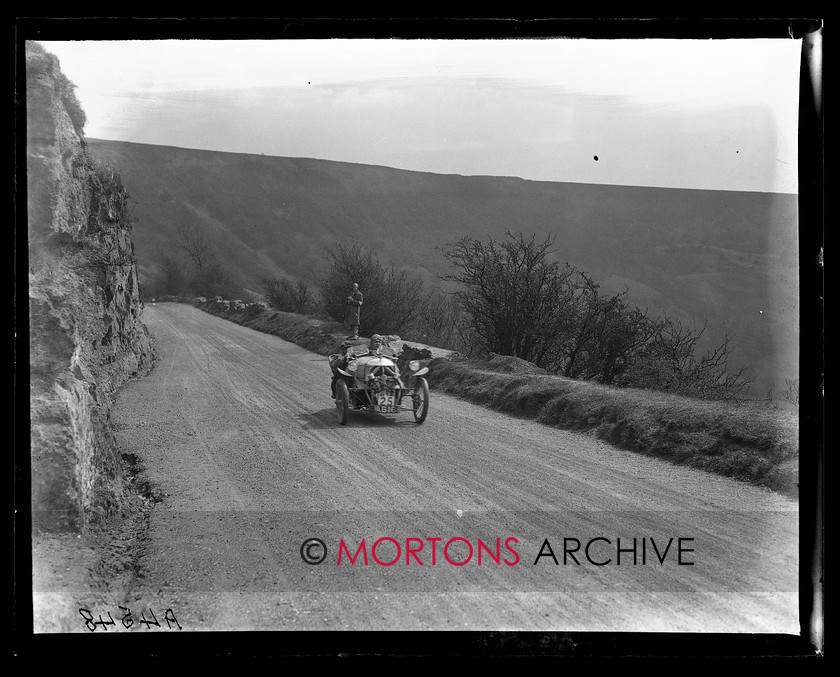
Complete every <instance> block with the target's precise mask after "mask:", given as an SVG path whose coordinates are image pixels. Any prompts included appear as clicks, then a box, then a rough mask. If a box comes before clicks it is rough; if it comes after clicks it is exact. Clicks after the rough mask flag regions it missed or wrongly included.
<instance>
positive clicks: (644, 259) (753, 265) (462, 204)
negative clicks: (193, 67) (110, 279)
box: [89, 140, 798, 397]
mask: <svg viewBox="0 0 840 677" xmlns="http://www.w3.org/2000/svg"><path fill="white" fill-rule="evenodd" d="M89 145H90V148H91V150H92V151H93V152H94V153H96V154H97V155H98V156H100V157H102V158H103V159H106V160H108V161H109V162H111V163H113V164H114V165H116V166H119V167H120V168H121V171H122V174H123V179H124V181H125V184H126V186H127V188H128V190H129V193H130V194H131V197H132V205H133V213H132V214H133V216H134V217H136V218H137V219H138V220H137V223H136V226H135V229H134V240H135V244H136V251H137V258H138V266H139V270H140V274H141V282H142V281H143V279H148V277H149V276H150V275H151V274H152V273H153V272H154V271H155V269H156V265H157V262H158V261H159V260H160V256H161V254H162V253H164V252H171V251H172V247H173V234H174V227H175V225H176V224H178V223H181V224H192V225H193V226H195V227H196V228H199V229H201V230H202V231H203V232H205V233H207V235H208V237H209V238H210V239H211V241H212V242H213V243H214V245H215V247H216V248H217V250H218V251H220V252H223V253H224V256H223V258H224V261H225V263H226V264H227V265H228V266H229V267H231V268H232V269H234V270H235V271H237V276H238V278H239V282H240V283H241V284H242V285H243V286H244V287H246V288H249V289H252V290H255V291H259V289H260V285H259V277H260V276H261V275H269V276H275V275H281V274H285V275H288V276H290V277H293V278H299V279H303V280H304V281H305V282H306V283H308V284H310V285H315V284H316V283H317V280H316V275H317V273H318V272H319V271H321V270H322V269H323V265H324V260H325V257H324V251H325V250H326V249H327V248H328V247H330V245H331V244H332V243H335V242H338V241H343V240H348V239H351V238H357V239H360V240H363V241H366V242H370V243H372V244H374V245H375V247H376V248H377V251H378V252H379V253H380V257H381V258H382V259H384V260H390V261H394V262H395V263H398V264H399V265H401V266H405V267H407V268H411V269H415V270H417V271H418V272H420V273H421V274H422V275H423V276H424V277H425V278H426V279H427V280H429V281H434V280H435V279H436V274H439V273H443V272H445V271H446V262H445V260H444V258H443V256H442V255H441V253H440V252H439V251H437V250H436V249H435V247H437V246H441V245H444V244H445V243H447V242H450V241H452V240H454V239H457V238H458V237H461V236H462V235H466V234H470V235H474V236H476V237H485V236H486V235H492V236H494V237H502V236H503V234H504V231H505V229H510V230H513V231H518V230H521V231H523V232H526V233H531V232H535V233H537V234H538V236H543V235H545V234H549V233H551V234H555V235H556V249H557V256H558V258H560V259H561V260H564V261H569V262H570V263H572V264H574V265H576V266H578V267H580V268H582V269H584V270H586V271H588V272H590V273H591V274H592V275H593V276H594V277H595V279H596V280H598V281H600V282H601V283H602V285H603V286H604V287H605V288H607V289H610V290H620V289H622V288H623V287H624V286H625V285H626V286H627V287H629V289H630V294H631V298H632V299H633V300H635V301H636V302H637V303H639V304H640V305H642V306H644V307H647V308H648V309H649V310H651V311H660V312H668V313H671V314H674V315H678V316H679V317H681V318H683V319H689V318H693V319H695V320H696V321H697V322H699V323H701V324H702V323H703V322H708V325H709V326H708V330H707V336H708V338H709V339H710V340H712V341H719V339H720V337H721V336H722V330H723V326H724V325H725V326H726V327H727V328H728V330H729V331H730V333H734V334H735V335H736V342H737V344H738V348H737V353H736V355H735V357H736V359H737V360H738V365H739V366H740V365H748V366H750V367H751V368H752V370H753V373H754V375H755V377H756V386H755V387H754V389H753V395H754V396H757V397H763V396H765V395H766V394H767V390H768V388H769V387H770V386H771V385H773V384H775V385H776V386H777V389H778V388H779V387H781V386H782V385H783V384H784V381H785V379H786V378H796V377H797V363H798V259H797V227H798V224H797V198H796V196H795V195H780V194H767V193H745V192H720V191H699V190H678V189H664V188H642V187H629V186H605V185H590V184H570V183H550V182H537V181H525V180H522V179H517V178H499V177H483V176H480V177H464V176H455V175H438V174H431V173H424V172H412V171H405V170H397V169H391V168H387V167H377V166H370V165H358V164H350V163H342V162H330V161H325V160H312V159H304V158H281V157H267V156H262V155H245V154H236V153H220V152H213V151H200V150H188V149H182V148H173V147H165V146H151V145H144V144H132V143H125V142H115V141H101V140H89Z"/></svg>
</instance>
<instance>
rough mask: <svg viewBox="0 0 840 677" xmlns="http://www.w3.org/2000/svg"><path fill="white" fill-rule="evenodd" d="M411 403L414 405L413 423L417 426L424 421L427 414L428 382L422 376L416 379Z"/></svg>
mask: <svg viewBox="0 0 840 677" xmlns="http://www.w3.org/2000/svg"><path fill="white" fill-rule="evenodd" d="M411 402H412V404H413V405H414V406H413V408H414V421H415V422H416V423H417V424H418V425H419V424H420V423H422V422H423V421H425V420H426V414H428V413H429V382H428V381H427V380H426V379H424V378H423V377H422V376H418V377H417V385H415V386H414V395H412V397H411Z"/></svg>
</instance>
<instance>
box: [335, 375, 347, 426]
mask: <svg viewBox="0 0 840 677" xmlns="http://www.w3.org/2000/svg"><path fill="white" fill-rule="evenodd" d="M335 408H336V409H338V422H339V423H341V425H347V412H348V411H350V391H349V390H347V383H345V382H344V381H343V380H340V381H339V382H338V383H336V384H335Z"/></svg>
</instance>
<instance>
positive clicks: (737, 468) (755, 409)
mask: <svg viewBox="0 0 840 677" xmlns="http://www.w3.org/2000/svg"><path fill="white" fill-rule="evenodd" d="M193 305H196V306H197V307H199V308H201V309H202V310H205V311H206V312H209V313H212V314H214V315H218V316H219V317H223V318H226V319H229V320H231V321H233V322H237V323H238V324H242V325H244V326H246V327H250V328H252V329H256V330H257V331H261V332H264V333H268V334H272V335H274V336H278V337H280V338H282V339H284V340H286V341H291V342H292V343H295V344H297V345H299V346H302V347H304V348H307V349H309V350H312V351H313V352H316V353H318V354H321V355H328V354H330V353H331V352H333V351H334V350H335V348H336V346H338V345H339V344H340V343H341V342H342V341H343V340H344V339H345V337H346V331H345V327H344V326H343V325H341V324H340V323H337V322H330V321H326V320H322V319H318V318H314V317H308V316H303V315H296V314H294V313H283V312H279V311H274V310H270V309H264V308H261V307H259V306H248V307H244V308H239V309H237V308H235V307H234V306H233V304H229V303H226V302H221V303H219V302H214V301H207V302H205V303H193ZM422 352H423V353H424V354H420V351H418V353H416V354H414V355H412V357H416V358H422V357H426V358H427V359H429V358H433V359H431V360H430V373H429V383H430V385H431V386H432V387H433V388H434V389H436V390H439V391H441V392H445V393H449V394H451V395H455V396H457V397H461V398H463V399H466V400H469V401H471V402H474V403H476V404H481V405H484V406H487V407H489V408H491V409H494V410H496V411H499V412H503V413H506V414H510V415H514V416H521V417H523V418H528V419H531V420H535V421H538V422H540V423H544V424H546V425H550V426H553V427H556V428H562V429H566V430H573V431H576V432H582V433H587V434H591V435H595V436H597V437H598V438H599V439H601V440H603V441H605V442H607V443H609V444H612V445H614V446H617V447H620V448H622V449H627V450H630V451H634V452H638V453H642V454H646V455H648V456H656V457H658V458H662V459H667V460H668V461H671V462H673V463H677V464H682V465H689V466H691V467H694V468H700V469H703V470H707V471H710V472H714V473H718V474H720V475H725V476H728V477H733V478H736V479H739V480H742V481H745V482H749V483H751V484H755V485H759V486H764V487H767V488H769V489H773V490H775V491H779V492H781V493H784V494H786V495H788V496H792V497H796V496H797V495H798V482H799V472H798V469H799V440H798V434H799V422H798V417H797V416H796V414H795V413H792V412H789V411H785V410H782V409H778V408H775V407H773V406H770V405H767V404H761V403H755V402H735V403H731V402H716V401H707V400H697V399H691V398H687V397H679V396H675V395H668V394H666V393H658V392H653V391H649V390H635V389H632V388H609V387H606V386H602V385H599V384H595V383H590V382H586V381H575V380H572V379H567V378H563V377H560V376H555V375H550V374H545V373H539V372H540V371H541V370H538V369H534V368H529V365H528V363H523V362H522V361H521V360H516V359H515V358H497V359H494V360H493V361H491V362H473V361H467V360H459V359H450V357H452V356H451V355H447V351H438V350H435V349H431V351H429V352H426V351H422ZM438 355H446V356H440V357H439V356H438Z"/></svg>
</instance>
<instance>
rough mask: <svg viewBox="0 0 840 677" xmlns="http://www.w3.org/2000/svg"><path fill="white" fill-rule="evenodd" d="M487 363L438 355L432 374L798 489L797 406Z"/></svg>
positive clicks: (711, 466) (448, 386)
mask: <svg viewBox="0 0 840 677" xmlns="http://www.w3.org/2000/svg"><path fill="white" fill-rule="evenodd" d="M482 367H483V368H482ZM486 367H487V365H484V364H481V363H470V362H466V361H451V360H443V359H436V360H433V361H432V362H431V368H430V374H429V381H430V383H431V385H432V386H433V387H434V388H435V389H437V390H440V391H443V392H446V393H449V394H452V395H456V396H458V397H462V398H464V399H467V400H470V401H472V402H475V403H476V404H483V405H485V406H488V407H490V408H491V409H494V410H496V411H500V412H504V413H507V414H512V415H515V416H522V417H525V418H528V419H532V420H536V421H539V422H540V423H544V424H546V425H550V426H554V427H557V428H563V429H565V430H574V431H577V432H583V433H589V434H592V435H595V436H597V437H598V438H599V439H601V440H604V441H605V442H608V443H609V444H612V445H614V446H617V447H620V448H622V449H628V450H630V451H635V452H638V453H642V454H646V455H648V456H656V457H658V458H663V459H667V460H669V461H671V462H674V463H678V464H683V465H689V466H692V467H694V468H701V469H703V470H708V471H711V472H715V473H718V474H721V475H726V476H728V477H733V478H736V479H739V480H743V481H746V482H750V483H751V484H756V485H760V486H765V487H768V488H770V489H774V490H776V491H779V492H782V493H784V494H787V495H789V496H797V495H798V482H799V478H798V476H799V473H798V469H799V440H798V433H799V423H798V417H797V416H796V414H794V413H792V412H788V411H784V410H781V409H777V408H775V407H771V406H769V405H765V404H759V403H754V402H737V403H730V402H717V401H707V400H696V399H691V398H687V397H679V396H675V395H669V394H666V393H657V392H652V391H649V390H635V389H631V388H609V387H606V386H601V385H599V384H595V383H589V382H586V381H575V380H572V379H567V378H563V377H560V376H554V375H547V374H517V373H500V372H498V371H493V370H490V369H487V368H486Z"/></svg>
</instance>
